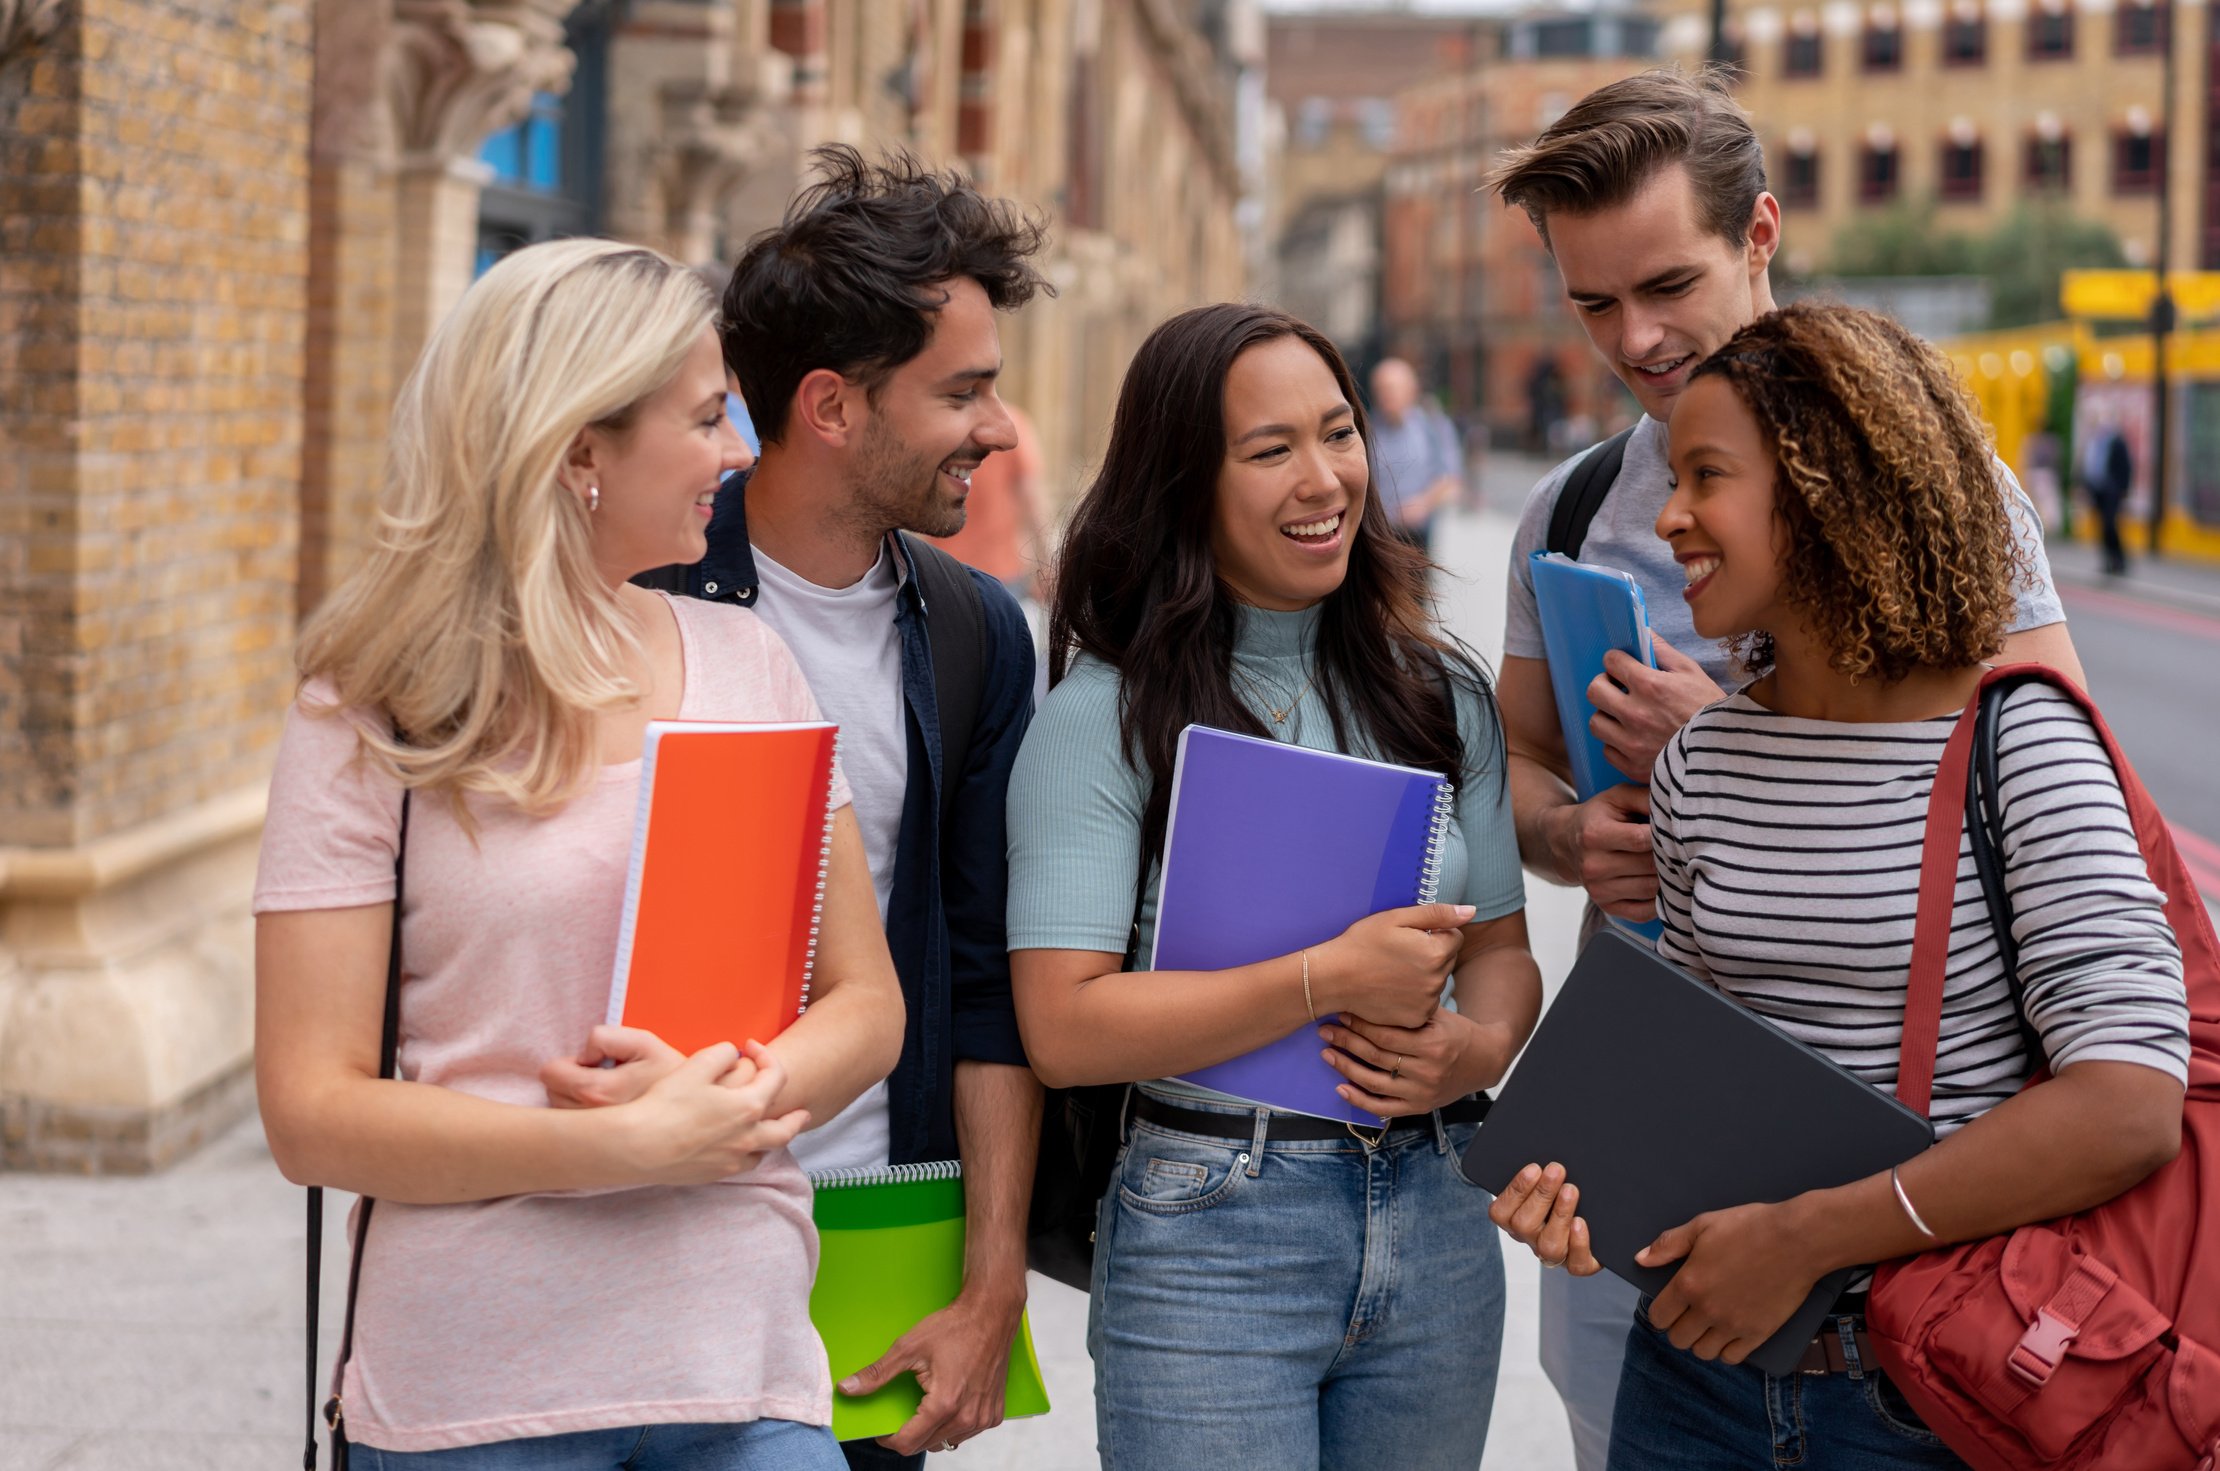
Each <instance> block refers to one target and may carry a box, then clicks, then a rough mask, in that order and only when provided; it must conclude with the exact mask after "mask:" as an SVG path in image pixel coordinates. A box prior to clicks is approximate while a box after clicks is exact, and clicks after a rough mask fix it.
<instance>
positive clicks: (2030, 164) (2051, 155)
mask: <svg viewBox="0 0 2220 1471" xmlns="http://www.w3.org/2000/svg"><path fill="white" fill-rule="evenodd" d="M2023 182H2024V183H2025V184H2026V186H2027V188H2028V189H2029V190H2031V191H2033V192H2036V193H2049V194H2063V193H2065V192H2066V191H2067V190H2068V189H2070V188H2072V187H2073V182H2074V140H2073V139H2071V138H2069V137H2066V136H2064V135H2061V136H2059V137H2056V138H2045V137H2043V136H2041V135H2040V134H2037V135H2036V136H2034V137H2031V138H2029V139H2028V140H2027V169H2026V173H2025V175H2024V178H2023Z"/></svg>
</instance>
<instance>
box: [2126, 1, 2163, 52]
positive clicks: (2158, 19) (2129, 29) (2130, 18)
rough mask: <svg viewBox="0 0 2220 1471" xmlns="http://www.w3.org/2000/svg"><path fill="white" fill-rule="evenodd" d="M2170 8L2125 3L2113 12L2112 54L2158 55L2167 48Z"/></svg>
mask: <svg viewBox="0 0 2220 1471" xmlns="http://www.w3.org/2000/svg"><path fill="white" fill-rule="evenodd" d="M2168 8H2169V7H2167V6H2161V5H2155V4H2152V3H2150V0H2143V3H2141V4H2137V3H2136V0H2122V4H2121V5H2120V7H2119V9H2117V10H2115V11H2113V12H2112V54H2113V55H2115V56H2156V55H2158V54H2159V53H2160V52H2162V51H2164V50H2165V49H2166V15H2167V11H2168Z"/></svg>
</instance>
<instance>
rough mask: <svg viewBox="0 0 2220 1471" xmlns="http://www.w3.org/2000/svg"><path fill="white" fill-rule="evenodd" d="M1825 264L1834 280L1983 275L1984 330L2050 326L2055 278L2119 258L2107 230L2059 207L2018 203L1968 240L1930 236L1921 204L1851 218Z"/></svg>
mask: <svg viewBox="0 0 2220 1471" xmlns="http://www.w3.org/2000/svg"><path fill="white" fill-rule="evenodd" d="M1827 264H1828V272H1827V273H1828V274H1829V275H1832V276H1838V277H1856V276H1984V277H1986V278H1988V282H1989V325H1990V326H1991V327H2024V326H2027V325H2029V324H2030V323H2034V322H2051V321H2056V320H2057V319H2058V317H2059V315H2060V312H2059V308H2058V279H2059V277H2060V275H2061V274H2063V273H2064V272H2066V271H2068V270H2073V269H2077V268H2082V267H2097V268H2118V267H2120V266H2124V265H2126V264H2127V256H2126V254H2125V253H2124V252H2123V251H2122V250H2121V247H2120V237H2119V236H2117V235H2115V234H2113V233H2112V229H2111V227H2110V226H2108V225H2105V224H2102V223H2100V222H2098V221H2096V220H2085V219H2082V218H2080V217H2079V216H2077V215H2075V214H2074V213H2073V211H2072V210H2071V209H2069V208H2067V207H2066V206H2065V205H2063V204H2057V203H2047V202H2046V203H2040V204H2030V203H2026V202H2022V203H2021V204H2019V205H2018V206H2016V207H2015V208H2014V209H2013V211H2012V213H2011V214H2010V215H2008V216H2006V217H2005V218H2004V219H2003V220H2002V221H2001V222H1999V223H1998V225H1997V226H1996V228H1995V229H1993V230H1991V231H1989V232H1988V233H1986V234H1983V235H1978V236H1976V235H1967V234H1963V233H1960V232H1957V231H1949V230H1942V229H1938V228H1937V227H1936V224H1935V206H1934V203H1933V202H1932V201H1929V200H1922V201H1918V202H1907V203H1903V204H1897V205H1893V206H1891V207H1890V208H1888V209H1885V210H1876V211H1873V212H1872V213H1870V214H1865V215H1861V216H1859V217H1858V218H1857V219H1856V220H1854V221H1852V222H1851V223H1850V224H1849V225H1848V226H1846V227H1844V228H1843V229H1842V230H1841V231H1840V232H1838V233H1837V234H1836V236H1835V239H1834V249H1833V250H1832V252H1831V253H1830V255H1829V259H1828V263H1827Z"/></svg>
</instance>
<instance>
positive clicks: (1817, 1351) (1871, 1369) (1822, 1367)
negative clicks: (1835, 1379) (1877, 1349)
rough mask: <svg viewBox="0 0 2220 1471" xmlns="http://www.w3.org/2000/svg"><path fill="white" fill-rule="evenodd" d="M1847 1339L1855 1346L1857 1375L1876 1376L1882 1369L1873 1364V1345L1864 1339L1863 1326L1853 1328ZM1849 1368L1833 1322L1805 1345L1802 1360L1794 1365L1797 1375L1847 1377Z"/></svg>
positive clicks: (1829, 1322) (1840, 1339)
mask: <svg viewBox="0 0 2220 1471" xmlns="http://www.w3.org/2000/svg"><path fill="white" fill-rule="evenodd" d="M1850 1336H1851V1338H1852V1340H1853V1341H1854V1342H1855V1343H1856V1344H1857V1347H1858V1363H1857V1369H1858V1372H1859V1373H1861V1374H1877V1373H1879V1372H1880V1369H1881V1366H1880V1365H1879V1364H1878V1363H1876V1362H1875V1361H1874V1358H1873V1343H1872V1341H1871V1340H1870V1339H1868V1338H1867V1337H1866V1336H1865V1328H1864V1327H1863V1325H1860V1326H1858V1327H1857V1328H1855V1329H1853V1330H1852V1332H1851V1335H1850ZM1850 1369H1851V1364H1850V1358H1849V1355H1847V1354H1845V1353H1844V1352H1843V1351H1842V1334H1841V1333H1840V1332H1839V1331H1837V1329H1836V1327H1835V1325H1834V1322H1833V1321H1832V1320H1829V1321H1828V1323H1827V1325H1826V1326H1825V1327H1823V1328H1821V1329H1820V1330H1819V1332H1818V1333H1817V1334H1815V1335H1814V1336H1813V1337H1812V1341H1811V1342H1810V1343H1807V1344H1805V1345H1804V1357H1803V1361H1802V1362H1801V1363H1799V1364H1797V1366H1796V1372H1797V1373H1799V1374H1847V1373H1849V1372H1850Z"/></svg>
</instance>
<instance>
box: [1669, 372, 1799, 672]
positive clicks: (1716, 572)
mask: <svg viewBox="0 0 2220 1471" xmlns="http://www.w3.org/2000/svg"><path fill="white" fill-rule="evenodd" d="M1671 434H1672V451H1671V462H1672V467H1673V494H1672V497H1671V498H1670V499H1669V500H1667V501H1666V502H1665V509H1664V510H1663V511H1662V512H1661V513H1659V515H1658V518H1657V534H1658V535H1659V536H1661V537H1664V538H1665V540H1666V541H1668V542H1670V543H1671V544H1672V548H1673V558H1674V560H1675V561H1677V562H1679V563H1680V565H1681V570H1682V572H1683V573H1685V574H1686V576H1687V578H1688V583H1687V587H1686V589H1685V591H1684V593H1683V596H1685V597H1686V598H1687V599H1688V612H1689V615H1690V617H1692V618H1693V619H1694V621H1695V624H1696V632H1698V633H1700V634H1702V635H1703V636H1704V637H1705V638H1711V639H1719V638H1732V637H1734V636H1735V635H1737V634H1742V633H1748V632H1749V631H1751V630H1752V629H1757V630H1761V631H1763V632H1766V633H1772V634H1776V635H1777V634H1779V633H1781V632H1782V631H1783V630H1784V628H1786V627H1787V626H1788V625H1789V623H1790V618H1791V615H1790V614H1789V613H1788V611H1787V608H1786V605H1785V603H1784V601H1783V599H1782V596H1781V567H1782V565H1783V563H1784V562H1785V561H1786V559H1787V556H1788V528H1787V527H1786V526H1785V525H1784V524H1783V523H1782V521H1781V518H1780V515H1779V513H1778V512H1777V510H1776V509H1775V500H1774V497H1775V490H1774V483H1775V470H1774V461H1773V447H1772V445H1771V444H1769V443H1768V442H1767V441H1766V437H1765V432H1764V430H1762V429H1761V428H1760V427H1759V426H1758V421H1757V416H1756V415H1754V414H1752V413H1751V412H1750V407H1749V405H1748V404H1746V403H1744V402H1743V401H1742V395H1740V394H1739V393H1737V392H1735V390H1734V387H1733V385H1732V384H1730V383H1728V382H1727V380H1726V379H1724V378H1721V377H1718V376H1712V377H1707V378H1700V379H1698V380H1697V381H1696V382H1695V383H1693V384H1690V385H1689V386H1688V388H1687V389H1686V390H1685V391H1684V392H1682V393H1681V394H1680V395H1679V402H1678V403H1676V404H1675V405H1674V406H1673V421H1672V426H1671Z"/></svg>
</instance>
